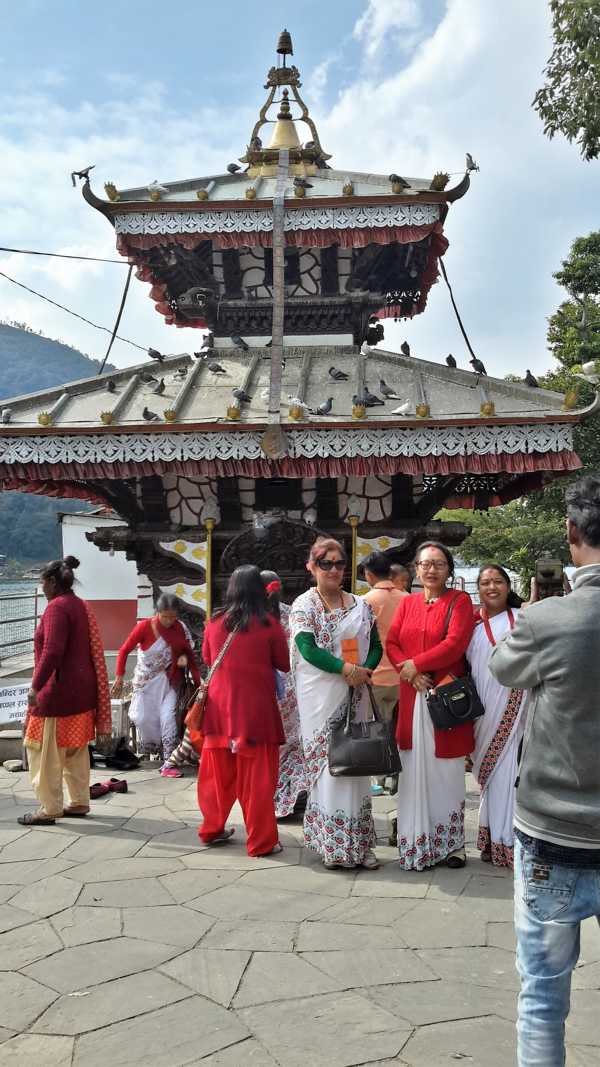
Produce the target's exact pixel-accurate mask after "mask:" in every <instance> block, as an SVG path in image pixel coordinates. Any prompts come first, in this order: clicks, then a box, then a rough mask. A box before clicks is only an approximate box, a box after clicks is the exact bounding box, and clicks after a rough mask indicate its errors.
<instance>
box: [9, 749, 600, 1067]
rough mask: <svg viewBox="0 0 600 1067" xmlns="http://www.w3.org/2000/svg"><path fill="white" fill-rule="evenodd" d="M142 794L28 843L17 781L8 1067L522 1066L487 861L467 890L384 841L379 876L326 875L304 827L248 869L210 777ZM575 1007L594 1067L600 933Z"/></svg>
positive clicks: (383, 827) (143, 779)
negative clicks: (199, 800)
mask: <svg viewBox="0 0 600 1067" xmlns="http://www.w3.org/2000/svg"><path fill="white" fill-rule="evenodd" d="M190 775H191V772H190ZM103 777H104V778H106V777H107V775H106V772H104V773H100V772H94V774H93V778H94V780H96V781H100V780H102V778H103ZM126 777H127V779H128V781H129V792H128V793H127V794H126V795H120V794H114V793H113V794H110V796H109V797H107V798H102V799H101V800H99V801H93V802H92V809H93V811H92V815H91V817H88V818H87V819H85V820H81V819H79V820H77V819H64V820H61V821H60V822H58V823H57V824H56V826H54V827H46V828H43V829H39V828H37V829H29V830H28V829H26V828H25V827H22V826H19V825H18V824H17V822H16V818H17V815H19V814H21V813H23V812H24V811H27V810H30V809H31V808H33V806H34V801H33V797H32V794H31V790H30V787H29V782H28V776H27V775H25V774H9V773H8V772H6V771H4V770H3V769H0V1067H4V1065H11V1067H21V1065H27V1067H30V1065H31V1064H33V1063H35V1064H37V1065H39V1067H71V1065H73V1067H83V1065H85V1067H99V1065H100V1064H102V1065H103V1067H104V1065H107V1064H109V1065H110V1067H118V1065H127V1067H135V1065H138V1064H140V1065H142V1064H143V1065H144V1067H150V1065H151V1067H161V1065H164V1067H179V1065H183V1064H202V1067H217V1065H218V1067H237V1065H238V1064H239V1065H241V1067H277V1065H279V1067H321V1065H323V1067H325V1065H327V1067H350V1065H358V1064H379V1065H384V1064H398V1065H402V1064H405V1065H408V1067H441V1065H450V1064H455V1063H456V1061H464V1062H465V1064H470V1065H475V1067H479V1065H481V1067H510V1065H512V1064H514V1063H515V1051H514V1020H515V1009H516V996H517V989H518V981H517V976H516V973H515V967H514V951H513V930H512V922H511V914H512V901H511V898H512V885H511V877H510V876H509V875H508V874H507V873H505V872H502V871H498V870H495V869H492V868H490V867H489V866H487V865H484V864H482V863H481V862H480V860H479V859H478V857H477V853H476V851H475V850H474V847H473V845H472V844H471V845H470V847H469V857H470V858H469V863H468V865H467V867H466V868H465V869H464V870H462V871H449V870H448V869H444V868H440V869H437V870H434V871H429V872H426V873H423V874H416V873H410V872H409V873H405V872H402V871H400V870H399V868H398V865H397V863H396V862H395V853H394V850H393V849H391V848H389V847H388V846H387V844H381V845H380V846H379V848H378V853H379V856H380V858H381V861H382V866H381V867H380V869H379V870H378V871H375V872H369V871H363V870H361V871H359V872H352V871H341V870H338V871H330V872H327V871H325V870H324V869H323V868H322V866H321V865H320V863H319V862H318V861H317V860H316V859H315V858H314V857H313V856H312V855H311V854H310V853H308V852H307V851H306V850H305V849H304V848H303V847H302V827H301V823H300V822H298V821H296V822H293V821H292V822H290V821H289V820H286V821H284V822H282V824H281V839H282V843H283V844H284V846H285V847H284V851H283V853H281V855H279V856H276V857H272V858H263V859H250V858H249V857H248V856H247V855H246V852H245V848H244V831H243V826H242V825H241V819H240V816H239V813H238V814H237V815H236V813H235V812H234V813H233V817H232V822H233V823H234V824H235V825H236V834H235V838H234V841H233V843H231V844H229V845H226V846H223V847H221V848H219V849H217V848H213V849H207V848H204V847H203V846H202V845H201V843H200V842H199V839H198V836H197V825H198V814H197V809H196V797H195V781H194V778H193V777H192V776H188V777H186V778H184V779H180V780H173V779H164V778H160V776H159V775H158V773H157V769H156V764H146V765H144V766H143V768H142V769H140V770H138V771H134V772H129V773H128V774H127V775H126ZM469 782H470V792H469V801H468V813H467V821H468V826H469V836H470V840H471V842H472V841H473V838H474V826H475V819H476V794H475V789H474V783H473V782H472V779H469ZM375 807H376V809H377V812H376V816H377V825H378V832H379V834H380V836H381V840H382V842H385V841H386V839H387V830H388V825H387V819H388V812H389V811H390V810H391V808H392V802H391V801H390V800H389V798H385V799H377V800H376V802H375ZM573 989H574V993H573V1003H572V1013H571V1016H570V1019H569V1023H568V1042H569V1059H568V1064H569V1067H593V1065H597V1064H598V1063H599V1062H600V1027H599V1026H598V1005H599V1003H600V1001H599V998H598V990H599V989H600V935H599V934H598V930H597V928H596V929H595V928H594V924H592V923H590V925H589V928H588V926H587V925H586V927H585V929H584V932H583V938H582V952H581V959H580V964H579V966H578V968H577V971H576V973H575V976H574V981H573Z"/></svg>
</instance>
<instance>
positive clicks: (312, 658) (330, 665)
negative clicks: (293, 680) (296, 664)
mask: <svg viewBox="0 0 600 1067" xmlns="http://www.w3.org/2000/svg"><path fill="white" fill-rule="evenodd" d="M295 640H296V648H297V649H298V651H299V652H300V655H301V656H302V657H303V659H305V660H307V662H308V663H310V664H312V666H313V667H317V668H318V670H320V671H327V672H328V674H341V673H342V668H343V666H344V661H343V659H338V658H337V656H332V655H331V652H327V650H326V649H324V648H318V646H317V643H316V641H315V638H314V634H311V633H308V632H307V631H306V630H303V631H302V632H301V633H299V634H296V638H295Z"/></svg>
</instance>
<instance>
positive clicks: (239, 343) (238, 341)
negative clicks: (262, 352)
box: [231, 333, 250, 352]
mask: <svg viewBox="0 0 600 1067" xmlns="http://www.w3.org/2000/svg"><path fill="white" fill-rule="evenodd" d="M231 340H232V341H233V343H234V345H235V347H236V348H241V349H242V351H243V352H247V351H248V350H249V348H250V345H249V344H247V343H246V341H244V338H243V337H238V335H237V334H236V333H234V334H232V337H231Z"/></svg>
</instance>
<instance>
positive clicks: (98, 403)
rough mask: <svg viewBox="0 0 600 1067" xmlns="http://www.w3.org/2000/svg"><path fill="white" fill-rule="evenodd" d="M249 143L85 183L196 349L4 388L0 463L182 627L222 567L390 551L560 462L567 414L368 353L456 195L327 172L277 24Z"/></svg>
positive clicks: (293, 582) (419, 281) (299, 586)
mask: <svg viewBox="0 0 600 1067" xmlns="http://www.w3.org/2000/svg"><path fill="white" fill-rule="evenodd" d="M277 53H278V63H277V66H274V67H272V68H271V69H270V70H269V72H268V75H267V82H266V89H267V98H266V100H265V102H264V104H263V107H262V108H261V110H260V113H259V117H258V120H257V122H256V124H255V126H254V128H253V129H252V130H251V131H249V139H248V144H247V146H246V149H245V151H244V152H243V153H242V154H240V156H239V159H238V160H237V161H233V162H232V163H230V164H228V165H225V166H224V169H223V172H222V173H219V174H213V175H209V176H206V177H202V178H198V179H191V180H187V181H174V182H172V181H164V182H163V181H161V182H157V181H152V182H151V183H150V184H149V185H148V186H146V187H143V188H141V187H140V188H135V189H122V188H120V187H119V186H118V185H116V184H114V183H108V184H107V185H106V186H105V191H106V197H105V198H104V197H99V196H98V195H96V193H94V191H93V190H92V188H91V185H90V181H89V177H88V178H87V179H86V180H85V183H84V186H83V195H84V197H85V199H86V201H87V202H88V203H89V204H90V205H91V206H92V207H93V208H94V209H96V210H97V211H98V212H100V213H101V214H102V215H104V216H105V218H106V220H107V221H108V223H109V224H110V225H111V226H112V227H113V228H114V231H115V239H116V247H117V249H118V251H119V252H120V253H121V254H122V255H123V256H124V257H126V258H127V260H128V261H129V263H130V264H133V265H134V266H135V272H136V275H137V278H138V279H140V281H141V282H142V283H145V284H147V285H148V286H149V296H150V298H151V299H152V300H153V301H154V303H155V305H156V310H157V312H158V313H159V314H160V315H162V316H164V318H165V320H166V322H168V323H169V324H171V325H173V326H174V327H190V326H192V327H197V328H198V329H199V331H200V330H201V331H203V333H200V332H199V333H198V335H197V336H198V343H197V347H198V351H197V352H194V353H184V354H181V355H179V356H171V357H163V356H162V355H161V354H160V353H155V352H153V351H152V350H149V355H150V357H151V358H150V359H146V360H145V362H144V363H142V364H140V365H139V366H133V367H127V368H126V369H124V370H119V371H117V372H115V373H111V374H110V375H103V376H99V377H96V378H92V379H88V380H84V381H78V382H74V383H72V384H67V385H64V386H60V387H58V388H56V389H51V390H45V391H44V392H42V393H32V394H29V395H27V396H22V397H15V398H13V399H11V400H6V401H4V410H3V412H2V422H1V425H0V481H1V486H2V488H4V489H20V490H23V491H26V492H34V493H42V494H48V495H51V496H60V497H78V498H81V499H85V500H89V501H93V502H96V503H101V504H105V505H108V506H110V507H111V508H112V509H113V510H114V511H115V512H116V513H117V515H118V516H119V517H120V518H121V519H122V520H125V522H126V524H127V525H126V526H124V525H122V524H120V525H118V526H117V525H115V526H114V527H113V528H111V527H110V526H109V527H107V526H106V525H104V526H103V527H102V528H101V529H99V530H97V531H96V533H95V534H93V535H92V538H93V540H94V542H95V544H96V545H97V546H98V548H99V549H100V550H103V551H110V552H114V551H123V552H126V553H127V556H128V558H130V559H135V560H136V562H137V567H138V572H139V575H140V582H141V583H144V588H145V589H146V588H147V583H148V581H149V582H150V583H151V584H152V588H153V591H154V593H155V595H156V594H158V592H159V591H160V590H169V591H174V592H176V594H177V595H178V596H179V597H180V599H181V601H182V607H183V611H184V614H185V617H186V618H187V619H188V621H189V622H191V624H192V626H193V627H194V629H195V630H196V631H198V630H199V629H201V627H202V623H203V620H204V618H205V615H206V613H207V612H210V610H211V607H212V606H213V605H214V604H215V603H216V602H218V600H219V598H220V597H221V596H222V592H223V589H224V586H225V584H226V582H227V579H228V575H229V574H230V573H231V571H232V570H233V569H234V568H235V567H236V566H238V565H239V564H241V563H246V562H252V563H256V564H258V565H259V566H261V567H269V568H271V569H274V570H276V571H278V572H279V573H280V575H281V577H282V579H283V581H284V585H285V590H286V598H287V599H291V598H293V597H294V596H295V595H297V594H298V593H299V592H301V591H302V590H303V589H305V588H306V585H307V574H306V571H305V560H306V557H307V554H308V550H309V547H310V545H311V543H312V541H313V540H314V538H315V537H316V536H317V534H318V533H326V534H329V535H333V536H335V537H337V538H339V539H341V540H345V541H346V542H347V544H348V548H349V549H351V550H352V553H353V579H355V577H356V564H357V562H359V561H360V555H361V553H365V552H366V551H368V550H370V548H372V547H375V546H380V547H382V548H384V549H385V550H386V551H387V552H388V553H389V554H390V557H391V558H392V559H394V560H396V561H399V562H405V561H407V560H409V559H411V558H412V553H413V552H414V548H415V546H416V544H417V543H418V542H419V541H420V540H422V539H423V538H424V537H435V538H437V539H441V540H443V541H445V543H447V544H449V545H458V544H460V542H461V541H462V540H463V539H464V537H465V535H466V533H467V532H468V531H467V528H466V527H465V526H464V525H462V524H460V523H444V524H442V523H440V522H436V521H435V519H434V516H435V515H436V513H437V512H438V510H439V509H440V508H441V507H442V506H446V507H467V508H473V507H477V508H487V507H490V506H494V505H497V504H501V503H504V502H506V501H508V500H510V499H513V498H514V497H517V496H519V495H522V494H524V493H528V492H529V491H531V490H535V489H538V488H540V487H541V486H543V485H544V484H545V483H547V482H548V481H550V480H551V479H553V478H555V477H557V476H559V475H561V474H565V473H568V472H570V471H573V470H575V469H576V468H577V467H578V466H580V461H579V459H578V457H577V456H576V454H575V452H574V450H573V427H574V424H576V423H577V422H578V421H580V420H582V419H583V418H585V417H586V416H587V415H589V414H590V413H591V411H592V410H596V406H597V402H595V403H594V405H592V406H591V407H588V408H584V409H579V410H577V409H576V408H574V407H573V406H572V404H573V399H572V398H570V399H568V400H567V401H565V398H564V397H563V396H561V395H559V394H556V393H552V392H550V391H548V390H546V389H537V388H529V387H527V386H526V385H521V384H518V383H513V382H507V381H504V380H499V379H496V378H493V377H490V376H487V375H485V374H477V373H474V372H472V371H471V370H462V369H459V368H454V367H448V366H446V365H445V364H444V365H440V364H439V363H437V362H433V361H431V360H427V359H422V358H418V357H417V356H415V355H412V354H410V351H409V350H408V346H406V345H404V346H403V348H402V353H401V354H396V353H394V352H390V351H387V350H386V348H385V344H384V329H385V321H386V319H388V318H390V317H393V318H396V319H398V318H404V319H408V318H412V317H413V316H414V315H418V314H421V313H422V312H423V311H424V309H425V306H426V302H427V295H428V292H429V289H430V288H431V286H432V284H433V283H434V282H435V281H436V278H437V275H438V269H439V258H440V256H442V255H443V254H444V252H445V251H446V249H447V247H448V241H447V239H446V237H445V235H444V222H445V219H446V216H447V213H448V211H449V209H450V207H451V205H452V204H453V203H454V202H455V201H457V200H458V199H460V198H461V197H462V196H464V194H465V193H466V192H467V190H468V187H469V172H468V169H467V171H466V173H465V174H464V177H463V178H462V180H461V181H460V182H458V184H456V185H455V186H453V187H449V177H448V175H447V174H446V173H443V172H439V173H437V174H434V175H431V176H430V177H427V178H425V179H416V178H411V177H408V176H406V175H404V174H401V173H397V171H400V170H402V168H401V166H400V163H401V160H391V161H390V171H391V173H390V174H389V175H377V174H371V173H369V172H359V171H352V170H347V169H336V168H335V167H334V165H333V161H332V158H331V156H330V155H329V154H328V153H327V151H326V148H325V146H323V145H322V144H321V141H320V138H319V134H318V131H317V128H316V126H315V123H314V121H313V119H312V118H311V116H310V115H309V112H308V109H307V107H306V105H305V103H304V101H303V99H302V96H301V91H300V90H301V81H300V75H299V72H298V69H297V68H296V67H295V66H293V65H290V57H291V55H292V42H291V38H290V35H289V34H288V33H287V31H285V32H284V33H282V34H281V36H280V38H279V42H278V47H277Z"/></svg>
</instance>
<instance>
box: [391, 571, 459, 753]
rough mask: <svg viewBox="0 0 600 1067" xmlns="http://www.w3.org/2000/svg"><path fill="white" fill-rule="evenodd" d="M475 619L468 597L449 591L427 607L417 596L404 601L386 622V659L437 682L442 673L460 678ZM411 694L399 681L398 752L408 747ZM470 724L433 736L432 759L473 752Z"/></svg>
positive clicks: (405, 683) (410, 731) (420, 596)
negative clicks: (408, 662) (411, 664)
mask: <svg viewBox="0 0 600 1067" xmlns="http://www.w3.org/2000/svg"><path fill="white" fill-rule="evenodd" d="M451 599H453V601H454V606H453V608H452V614H451V616H450V623H449V626H448V633H447V635H446V637H445V638H444V639H443V640H442V637H443V633H444V625H445V621H446V616H447V613H448V608H449V606H450V601H451ZM474 625H475V620H474V618H473V605H472V603H471V598H470V596H469V594H468V593H460V592H457V591H456V590H454V589H449V590H447V591H446V592H445V593H443V594H442V596H440V597H438V599H437V600H435V601H434V602H433V603H432V604H429V605H428V604H426V602H425V597H424V596H423V593H412V594H411V596H407V597H404V598H403V600H402V601H401V603H400V604H399V605H398V610H397V612H396V614H395V615H394V618H393V620H392V625H391V626H390V629H389V633H388V638H387V642H386V652H387V655H388V658H389V659H390V660H391V662H392V663H393V664H394V666H395V667H396V668H397V670H399V669H400V667H401V666H402V664H403V663H404V661H405V660H407V659H412V660H413V662H414V664H415V667H416V668H417V670H418V671H420V672H421V673H423V674H430V675H432V676H433V680H434V682H436V681H437V682H440V681H441V680H442V678H443V677H444V676H445V675H446V674H453V675H455V676H456V677H457V678H460V677H461V676H462V675H464V674H465V671H466V669H467V668H466V661H465V652H466V650H467V647H468V645H469V641H470V640H471V636H472V634H473V628H474ZM416 695H417V694H416V690H415V689H414V688H413V686H412V685H410V684H409V683H408V682H403V681H401V682H400V714H399V716H398V729H397V732H396V737H397V740H398V745H399V747H400V748H401V749H411V748H412V733H413V711H414V706H415V698H416ZM474 747H475V740H474V734H473V724H472V723H464V724H463V725H462V726H457V727H455V729H453V730H436V731H435V754H436V756H438V757H440V758H445V759H454V758H456V757H458V756H466V755H468V754H469V753H470V752H472V751H473V749H474Z"/></svg>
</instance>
